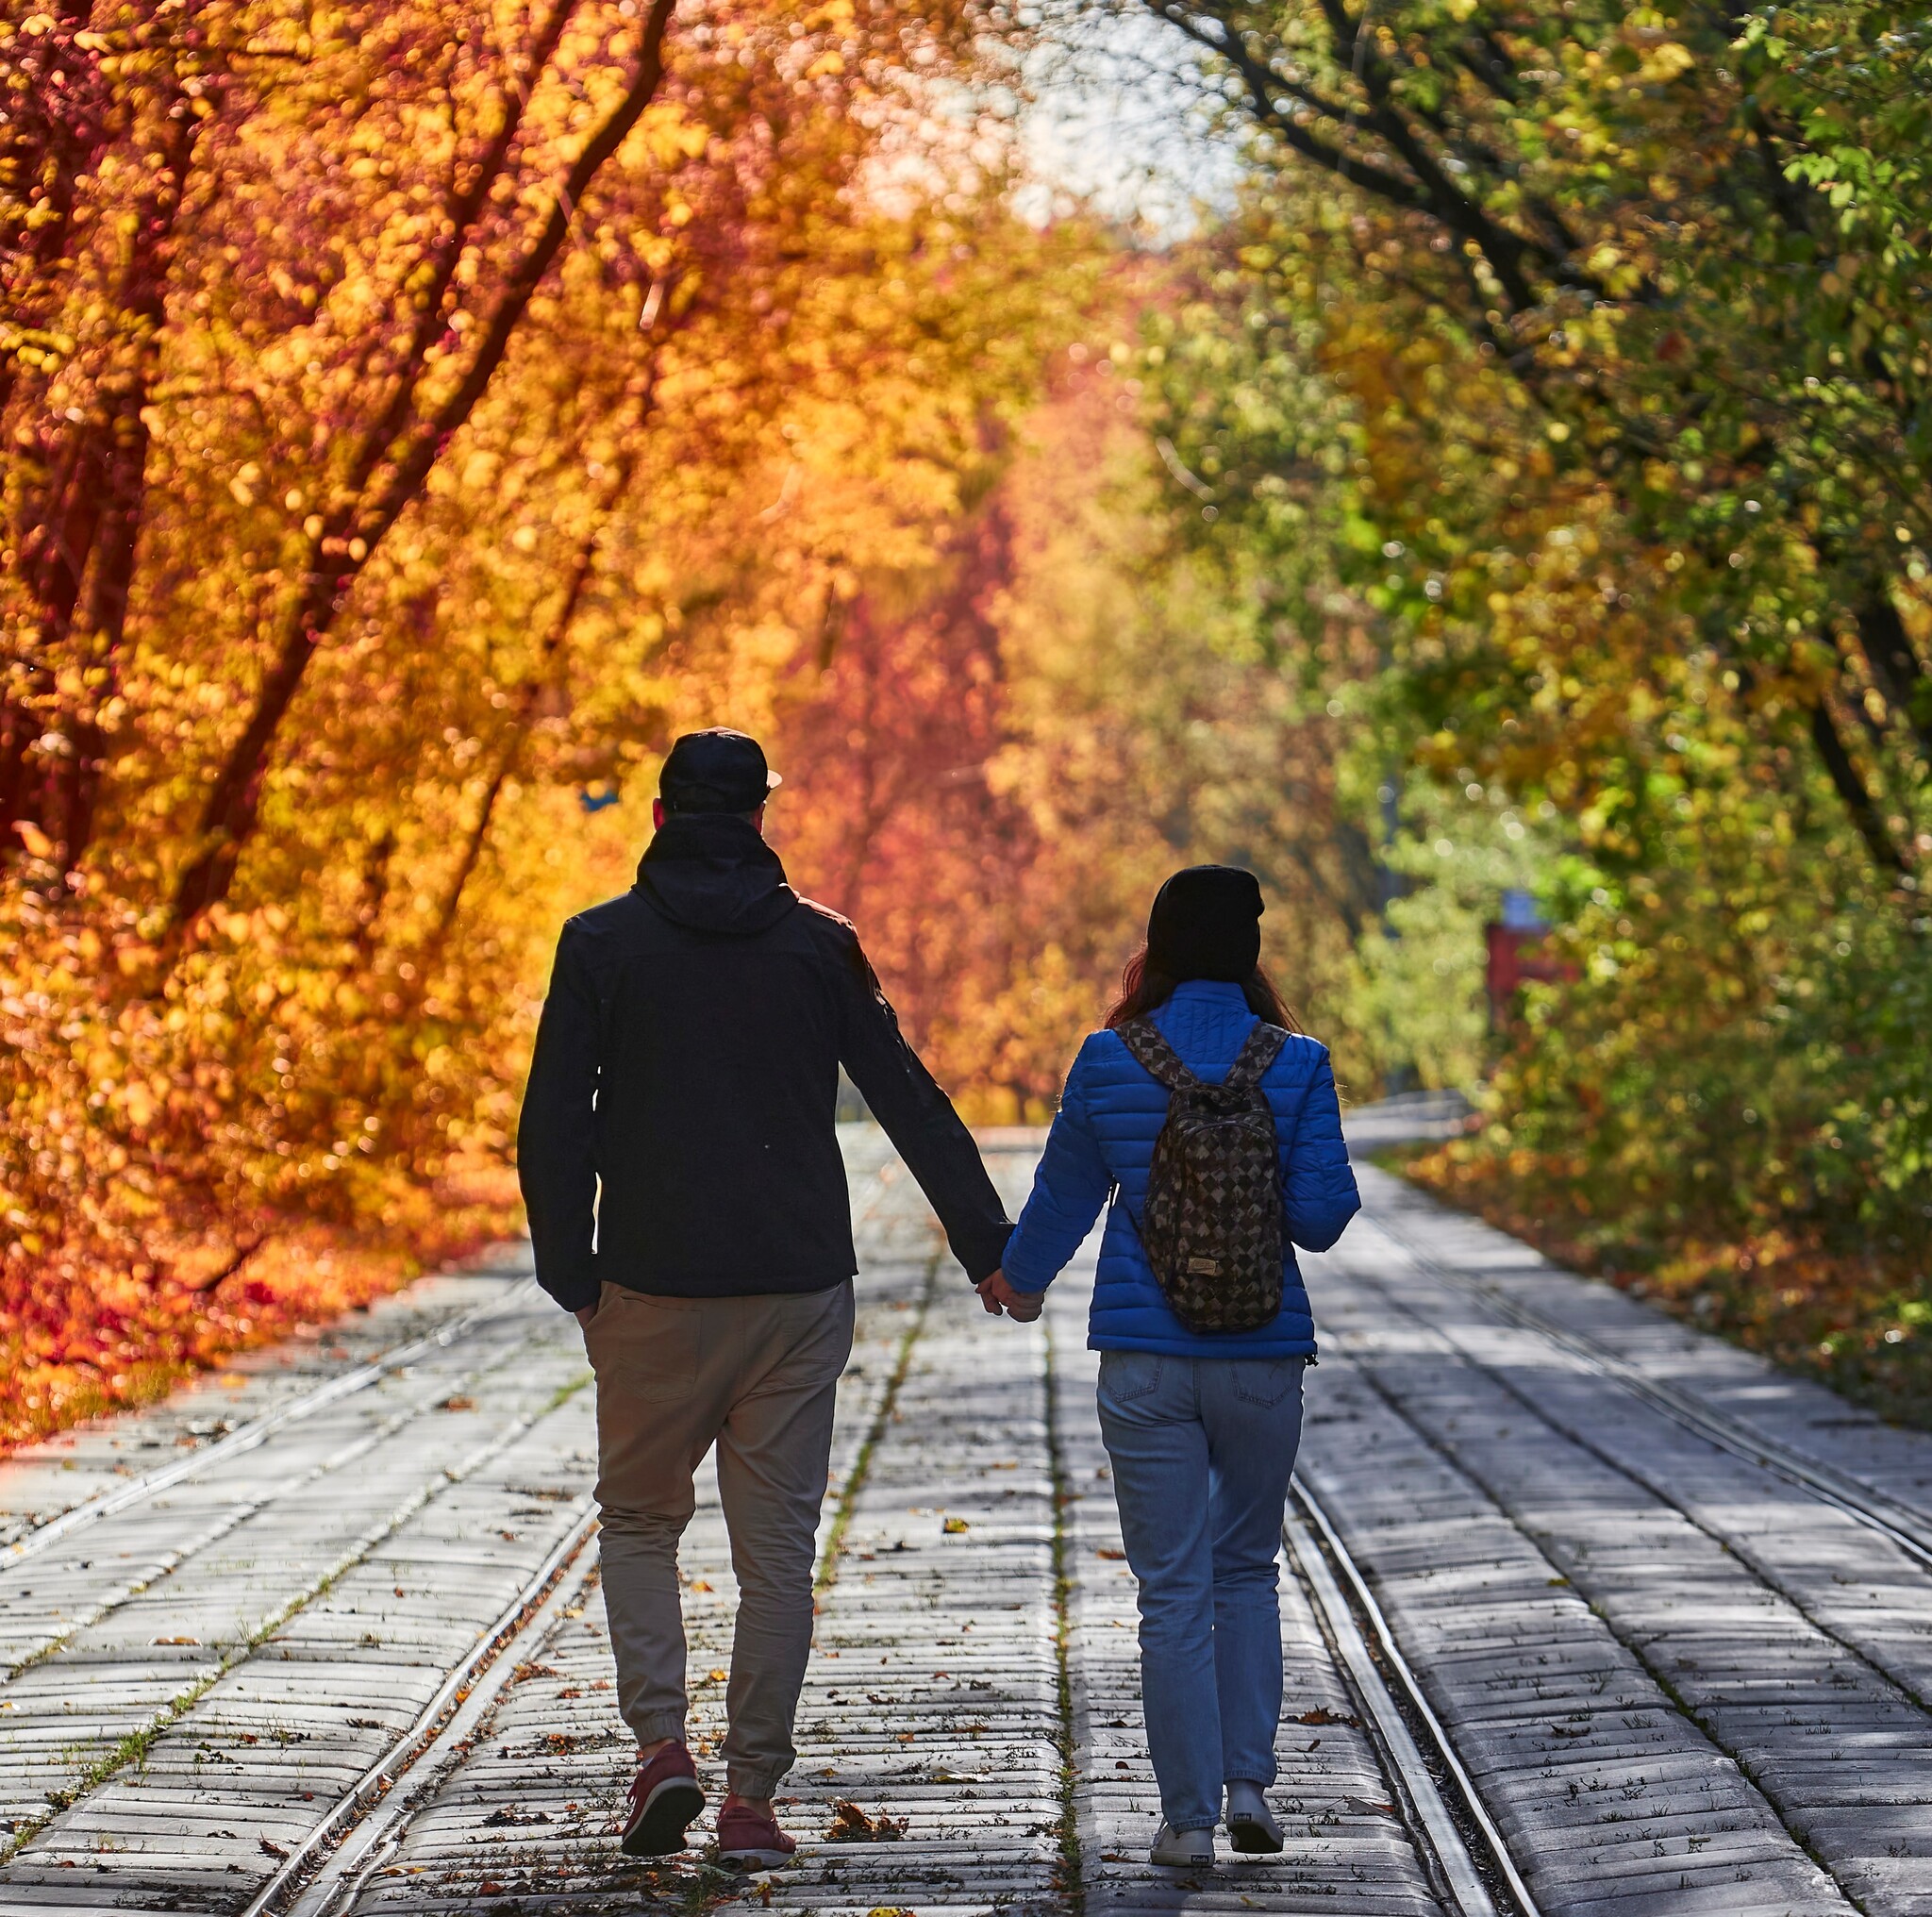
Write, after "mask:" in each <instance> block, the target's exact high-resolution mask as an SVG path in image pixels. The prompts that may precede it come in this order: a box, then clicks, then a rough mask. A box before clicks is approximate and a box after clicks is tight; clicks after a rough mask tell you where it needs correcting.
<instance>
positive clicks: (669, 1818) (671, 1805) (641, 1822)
mask: <svg viewBox="0 0 1932 1917" xmlns="http://www.w3.org/2000/svg"><path fill="white" fill-rule="evenodd" d="M704 1808H705V1793H704V1792H702V1791H700V1790H699V1789H698V1767H697V1766H696V1765H695V1764H694V1763H692V1762H691V1753H690V1752H689V1751H688V1750H686V1749H685V1747H684V1746H683V1745H682V1744H680V1743H669V1744H666V1745H665V1746H664V1748H663V1749H662V1750H661V1751H659V1752H658V1755H657V1756H656V1757H655V1758H653V1759H651V1760H650V1762H649V1763H647V1764H640V1765H639V1766H638V1774H637V1775H636V1777H634V1778H633V1779H632V1780H631V1787H630V1809H629V1810H628V1812H627V1813H626V1814H625V1820H624V1835H623V1837H622V1838H621V1839H620V1840H619V1842H620V1843H621V1845H622V1848H623V1850H624V1854H625V1857H668V1856H669V1855H670V1854H671V1852H673V1851H676V1850H682V1849H684V1847H685V1842H684V1827H685V1825H687V1824H689V1823H690V1822H691V1819H692V1818H694V1817H695V1816H696V1815H697V1814H698V1812H699V1811H700V1810H702V1809H704Z"/></svg>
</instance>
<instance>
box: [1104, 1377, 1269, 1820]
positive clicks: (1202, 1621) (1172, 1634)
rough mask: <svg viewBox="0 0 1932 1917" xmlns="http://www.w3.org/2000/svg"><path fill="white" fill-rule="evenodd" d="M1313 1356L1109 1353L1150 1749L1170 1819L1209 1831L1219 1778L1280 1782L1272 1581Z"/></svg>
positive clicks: (1109, 1392) (1109, 1401) (1215, 1816)
mask: <svg viewBox="0 0 1932 1917" xmlns="http://www.w3.org/2000/svg"><path fill="white" fill-rule="evenodd" d="M1306 1364H1307V1360H1306V1359H1299V1358H1285V1359H1239V1358H1167V1357H1161V1356H1158V1355H1157V1354H1155V1353H1153V1352H1145V1351H1104V1352H1102V1353H1101V1355H1100V1430H1101V1435H1102V1437H1103V1438H1105V1439H1106V1441H1107V1453H1108V1458H1109V1459H1112V1460H1113V1489H1114V1496H1115V1498H1116V1500H1117V1501H1118V1502H1119V1505H1120V1512H1121V1542H1123V1543H1124V1545H1125V1546H1126V1548H1127V1562H1128V1563H1129V1564H1130V1565H1131V1566H1132V1567H1133V1572H1134V1575H1135V1576H1136V1577H1137V1578H1139V1579H1140V1583H1141V1709H1143V1711H1144V1712H1145V1714H1146V1718H1147V1748H1148V1751H1149V1754H1150V1755H1151V1756H1152V1758H1153V1759H1154V1775H1155V1778H1156V1780H1157V1781H1158V1784H1159V1786H1160V1808H1161V1814H1162V1815H1163V1816H1164V1817H1165V1819H1166V1820H1167V1823H1168V1824H1169V1825H1171V1826H1172V1827H1173V1828H1174V1829H1175V1830H1212V1829H1213V1828H1214V1826H1215V1825H1217V1824H1218V1823H1220V1821H1221V1792H1222V1786H1223V1785H1224V1784H1231V1783H1237V1782H1244V1783H1251V1784H1258V1785H1260V1786H1262V1787H1263V1788H1264V1789H1265V1788H1266V1787H1267V1786H1268V1785H1270V1784H1272V1783H1274V1732H1275V1726H1276V1725H1277V1724H1278V1723H1279V1722H1280V1718H1281V1608H1280V1599H1279V1597H1278V1595H1277V1594H1276V1589H1275V1578H1276V1574H1277V1559H1278V1557H1279V1553H1280V1550H1281V1521H1282V1511H1283V1507H1284V1506H1285V1505H1286V1503H1287V1501H1288V1480H1289V1475H1290V1474H1291V1472H1292V1471H1293V1469H1294V1454H1295V1449H1296V1447H1297V1445H1299V1444H1300V1442H1301V1435H1302V1373H1303V1371H1304V1369H1305V1368H1306Z"/></svg>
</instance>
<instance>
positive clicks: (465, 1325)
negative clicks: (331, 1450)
mask: <svg viewBox="0 0 1932 1917" xmlns="http://www.w3.org/2000/svg"><path fill="white" fill-rule="evenodd" d="M536 1289H537V1280H536V1279H535V1278H533V1277H532V1278H525V1279H522V1280H521V1281H520V1282H518V1283H517V1284H516V1285H514V1286H513V1287H512V1288H511V1289H510V1290H509V1291H508V1292H506V1293H505V1294H504V1295H503V1296H502V1297H500V1298H492V1299H491V1300H490V1301H489V1302H488V1303H486V1304H482V1305H475V1306H473V1307H471V1309H469V1310H467V1311H460V1312H458V1313H457V1314H456V1315H455V1316H453V1317H451V1318H449V1319H448V1320H446V1321H445V1322H444V1323H443V1324H441V1325H438V1326H437V1327H436V1329H435V1330H434V1331H430V1332H425V1334H424V1335H423V1336H422V1337H420V1338H412V1339H410V1340H408V1342H406V1343H403V1344H398V1345H393V1346H391V1348H390V1349H389V1350H388V1351H385V1352H384V1353H382V1354H381V1356H380V1357H378V1358H374V1359H370V1360H369V1361H368V1362H367V1363H365V1364H360V1365H358V1366H356V1367H355V1369H354V1370H351V1371H345V1372H343V1373H341V1375H338V1376H336V1377H332V1378H330V1379H329V1380H328V1381H327V1382H326V1383H325V1384H321V1385H318V1386H316V1387H315V1389H314V1390H313V1391H310V1392H304V1393H303V1394H302V1395H301V1396H300V1397H296V1398H292V1399H291V1400H290V1401H289V1402H288V1403H287V1404H285V1405H278V1406H276V1407H275V1408H274V1409H271V1410H267V1411H264V1412H262V1413H261V1415H260V1416H259V1417H257V1418H251V1419H250V1420H249V1421H248V1422H247V1423H246V1424H245V1425H238V1426H237V1427H236V1428H235V1429H234V1430H233V1431H230V1432H229V1433H228V1434H227V1436H226V1437H225V1438H221V1439H218V1440H217V1441H216V1442H214V1443H212V1444H208V1445H205V1446H204V1447H202V1448H201V1449H200V1450H197V1451H192V1452H190V1453H189V1454H188V1455H187V1456H186V1457H185V1458H177V1459H174V1460H173V1461H172V1462H171V1463H168V1464H160V1465H157V1466H156V1467H155V1468H154V1469H153V1470H152V1471H145V1472H142V1474H141V1475H139V1476H138V1477H131V1478H129V1479H128V1480H127V1482H126V1483H125V1484H119V1485H116V1486H114V1487H113V1488H112V1489H111V1490H109V1491H104V1492H97V1493H96V1494H95V1495H94V1496H93V1497H91V1498H88V1499H86V1500H85V1501H84V1502H82V1503H80V1504H77V1505H75V1506H74V1507H73V1509H70V1510H65V1511H62V1512H61V1513H60V1514H59V1515H58V1517H53V1518H49V1519H47V1520H46V1522H45V1523H43V1524H40V1525H35V1526H34V1528H33V1529H32V1530H30V1531H28V1532H27V1533H26V1534H25V1536H23V1537H20V1538H16V1539H15V1540H14V1541H13V1542H12V1543H10V1544H8V1545H7V1546H6V1547H5V1548H4V1550H0V1576H4V1575H6V1574H7V1573H8V1572H9V1571H11V1570H13V1569H14V1568H15V1567H16V1566H19V1565H22V1564H25V1563H26V1562H27V1560H28V1559H32V1558H35V1557H37V1556H39V1554H40V1553H41V1552H42V1551H44V1550H46V1549H48V1548H49V1547H50V1546H51V1545H54V1544H58V1543H59V1542H60V1541H61V1540H62V1539H64V1538H71V1537H72V1536H73V1535H74V1534H75V1532H76V1531H79V1530H82V1529H85V1528H86V1526H88V1525H92V1524H95V1523H97V1522H98V1521H99V1520H100V1519H102V1518H107V1517H112V1516H113V1515H114V1514H115V1513H116V1512H118V1511H125V1510H126V1509H128V1508H129V1507H130V1506H133V1505H137V1504H140V1503H142V1501H143V1500H145V1499H147V1498H151V1497H154V1496H156V1495H158V1493H159V1492H164V1491H167V1490H169V1489H171V1488H172V1487H173V1486H175V1485H177V1484H179V1483H181V1482H182V1480H183V1479H185V1478H190V1477H194V1476H197V1475H199V1474H200V1473H202V1472H204V1471H206V1470H207V1469H208V1467H209V1466H210V1465H212V1464H218V1463H220V1462H222V1461H223V1460H224V1459H229V1458H235V1457H239V1456H240V1455H241V1454H242V1452H244V1451H253V1450H254V1449H255V1448H256V1447H257V1446H258V1445H259V1444H261V1443H262V1442H264V1441H266V1440H267V1439H269V1438H271V1437H273V1436H274V1435H275V1432H277V1431H280V1430H283V1429H285V1428H286V1427H287V1426H289V1425H294V1424H299V1423H300V1422H301V1421H302V1420H303V1419H305V1418H310V1417H313V1416H314V1415H315V1413H316V1412H317V1411H320V1410H324V1409H326V1408H327V1407H328V1406H330V1405H334V1404H339V1403H341V1400H342V1399H344V1398H347V1397H353V1396H354V1395H355V1394H356V1393H357V1392H361V1391H366V1390H367V1389H368V1388H369V1387H370V1386H371V1385H373V1384H375V1383H377V1382H379V1381H380V1380H381V1379H382V1378H384V1377H386V1376H387V1375H389V1374H390V1373H391V1372H393V1371H400V1370H401V1369H403V1367H404V1366H406V1365H409V1364H413V1363H415V1362H416V1360H417V1359H422V1358H426V1357H428V1356H429V1354H430V1353H432V1352H435V1351H441V1350H445V1349H447V1348H448V1347H449V1346H450V1345H452V1344H454V1343H455V1342H457V1340H458V1339H459V1338H465V1337H467V1336H468V1335H469V1334H470V1333H471V1332H472V1331H475V1329H476V1328H477V1327H478V1326H479V1325H484V1324H487V1323H488V1322H489V1321H490V1320H491V1319H493V1318H500V1317H503V1316H504V1315H506V1314H507V1313H508V1312H510V1311H513V1310H516V1309H518V1308H519V1307H521V1306H522V1305H523V1304H524V1303H525V1301H526V1300H527V1299H528V1298H529V1297H530V1296H531V1294H532V1293H533V1292H535V1291H536Z"/></svg>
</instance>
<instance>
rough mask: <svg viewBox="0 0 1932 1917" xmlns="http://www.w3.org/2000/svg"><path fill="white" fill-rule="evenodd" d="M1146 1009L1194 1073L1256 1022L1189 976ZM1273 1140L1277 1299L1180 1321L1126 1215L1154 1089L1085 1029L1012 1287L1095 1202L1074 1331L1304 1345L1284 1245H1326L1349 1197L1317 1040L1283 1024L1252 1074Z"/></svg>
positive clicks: (1212, 1072) (1020, 1240)
mask: <svg viewBox="0 0 1932 1917" xmlns="http://www.w3.org/2000/svg"><path fill="white" fill-rule="evenodd" d="M1154 1023H1155V1024H1156V1025H1158V1027H1159V1028H1160V1032H1161V1036H1162V1037H1163V1038H1165V1039H1166V1040H1167V1042H1168V1043H1169V1044H1171V1045H1172V1046H1173V1047H1174V1050H1175V1051H1176V1052H1178V1053H1179V1054H1180V1056H1181V1059H1182V1062H1183V1063H1185V1064H1186V1066H1187V1067H1188V1069H1189V1070H1190V1071H1191V1072H1192V1073H1194V1074H1195V1075H1196V1076H1198V1077H1201V1078H1206V1079H1208V1080H1210V1081H1213V1082H1216V1083H1218V1082H1219V1081H1220V1080H1221V1079H1223V1078H1224V1077H1225V1076H1226V1075H1227V1073H1228V1069H1229V1067H1231V1066H1232V1065H1233V1063H1234V1061H1235V1057H1236V1055H1237V1054H1238V1053H1239V1052H1240V1051H1241V1045H1242V1043H1243V1042H1244V1041H1245V1040H1246V1038H1247V1036H1248V1033H1249V1032H1250V1031H1251V1030H1253V1028H1254V1027H1255V1025H1257V1023H1258V1021H1257V1019H1256V1017H1255V1014H1254V1013H1253V1012H1251V1011H1250V1010H1249V1009H1248V1005H1247V1000H1246V999H1245V998H1243V997H1242V995H1241V987H1240V986H1238V985H1223V984H1219V983H1216V982H1214V981H1212V980H1209V979H1205V978H1197V979H1191V980H1190V981H1188V983H1186V984H1184V985H1182V986H1179V987H1177V988H1176V989H1175V992H1174V996H1173V997H1172V998H1170V999H1169V1000H1168V1002H1167V1003H1166V1004H1165V1005H1163V1006H1162V1007H1160V1008H1159V1009H1158V1010H1157V1011H1156V1012H1155V1014H1154ZM1261 1089H1262V1091H1263V1092H1266V1093H1267V1096H1268V1103H1269V1105H1270V1106H1271V1107H1273V1109H1274V1126H1275V1131H1276V1134H1277V1136H1278V1137H1279V1139H1280V1141H1281V1189H1282V1193H1283V1196H1284V1198H1285V1199H1286V1201H1287V1202H1286V1209H1287V1216H1288V1236H1289V1239H1290V1240H1291V1243H1290V1244H1288V1245H1285V1246H1283V1251H1284V1253H1285V1263H1286V1270H1285V1271H1284V1272H1283V1274H1282V1279H1283V1283H1282V1297H1281V1311H1280V1314H1279V1315H1278V1316H1277V1317H1276V1318H1275V1319H1274V1323H1273V1324H1270V1325H1262V1326H1261V1327H1260V1328H1259V1329H1258V1330H1255V1331H1241V1332H1222V1333H1198V1332H1191V1331H1188V1330H1186V1329H1184V1328H1183V1327H1182V1325H1181V1322H1180V1320H1179V1319H1178V1318H1176V1317H1175V1316H1174V1312H1173V1311H1172V1310H1171V1309H1169V1308H1168V1303H1167V1300H1166V1299H1165V1298H1164V1297H1162V1296H1161V1292H1160V1285H1159V1282H1158V1279H1157V1278H1156V1277H1155V1275H1154V1271H1153V1267H1152V1266H1150V1265H1149V1264H1148V1262H1147V1254H1146V1252H1145V1251H1144V1250H1143V1249H1142V1247H1141V1234H1140V1232H1139V1231H1138V1230H1137V1229H1136V1228H1135V1225H1134V1214H1137V1213H1139V1212H1140V1210H1141V1208H1142V1206H1143V1205H1144V1204H1145V1203H1146V1199H1147V1167H1148V1164H1149V1162H1150V1161H1151V1160H1152V1159H1153V1157H1154V1141H1155V1139H1156V1138H1157V1137H1158V1136H1159V1133H1160V1127H1161V1126H1162V1125H1164V1124H1165V1123H1166V1121H1167V1089H1166V1087H1165V1086H1163V1085H1161V1084H1160V1083H1159V1081H1158V1079H1156V1078H1155V1077H1154V1075H1152V1074H1151V1073H1150V1072H1148V1071H1146V1070H1145V1069H1144V1068H1143V1067H1142V1066H1141V1064H1140V1063H1139V1062H1138V1061H1137V1060H1136V1059H1135V1058H1134V1056H1133V1054H1132V1053H1130V1052H1129V1051H1128V1050H1127V1048H1126V1045H1125V1044H1124V1042H1122V1040H1121V1039H1120V1037H1119V1035H1118V1034H1117V1033H1114V1032H1104V1031H1103V1032H1094V1033H1092V1034H1091V1036H1090V1037H1089V1038H1088V1040H1087V1042H1086V1043H1085V1044H1083V1045H1082V1046H1081V1047H1080V1055H1079V1057H1078V1058H1076V1059H1074V1069H1073V1070H1072V1071H1071V1072H1070V1073H1069V1074H1068V1075H1067V1089H1066V1092H1065V1093H1064V1094H1063V1095H1062V1097H1061V1099H1060V1109H1059V1115H1058V1117H1057V1118H1056V1119H1055V1120H1054V1122H1053V1130H1052V1131H1051V1132H1050V1133H1049V1134H1048V1136H1047V1141H1046V1151H1045V1153H1044V1155H1043V1156H1042V1157H1041V1160H1040V1169H1039V1171H1038V1172H1037V1173H1036V1174H1035V1175H1034V1179H1033V1195H1032V1196H1031V1197H1030V1198H1028V1199H1027V1201H1026V1209H1025V1210H1024V1211H1023V1212H1021V1214H1020V1223H1019V1225H1017V1226H1016V1227H1015V1229H1014V1232H1013V1235H1012V1237H1011V1238H1010V1239H1009V1240H1008V1242H1007V1256H1006V1262H1005V1266H1004V1269H1005V1272H1006V1275H1007V1279H1008V1283H1009V1284H1011V1286H1012V1287H1013V1289H1014V1290H1015V1291H1016V1292H1043V1291H1044V1290H1045V1289H1046V1288H1047V1286H1048V1285H1050V1284H1051V1283H1052V1282H1053V1281H1054V1279H1055V1278H1056V1277H1057V1276H1058V1275H1059V1273H1060V1271H1061V1269H1062V1268H1063V1267H1064V1266H1065V1264H1066V1262H1067V1260H1068V1259H1071V1258H1072V1257H1073V1256H1074V1252H1076V1251H1077V1250H1078V1249H1079V1248H1080V1244H1081V1242H1082V1241H1083V1240H1084V1239H1085V1238H1086V1236H1087V1234H1088V1232H1090V1231H1091V1229H1092V1228H1093V1221H1094V1219H1095V1218H1097V1217H1098V1216H1099V1215H1100V1208H1101V1207H1102V1206H1103V1205H1104V1204H1106V1203H1107V1202H1108V1196H1109V1193H1110V1194H1111V1196H1112V1199H1113V1204H1112V1208H1111V1209H1110V1210H1109V1211H1108V1220H1107V1233H1106V1236H1105V1237H1104V1238H1103V1239H1102V1240H1101V1243H1100V1269H1099V1273H1098V1275H1097V1277H1096V1279H1095V1282H1094V1287H1093V1309H1092V1313H1091V1317H1090V1318H1089V1320H1088V1332H1087V1342H1088V1344H1089V1345H1090V1346H1091V1348H1092V1349H1093V1350H1095V1351H1158V1352H1164V1353H1170V1354H1173V1355H1174V1356H1176V1357H1182V1358H1312V1357H1314V1355H1315V1321H1314V1319H1313V1317H1312V1315H1311V1314H1310V1312H1309V1310H1308V1294H1307V1291H1306V1290H1305V1289H1304V1288H1303V1285H1302V1277H1301V1273H1300V1271H1299V1270H1298V1269H1297V1268H1296V1265H1295V1259H1294V1251H1293V1246H1294V1245H1297V1244H1298V1245H1301V1246H1302V1247H1303V1248H1304V1249H1305V1250H1307V1251H1326V1250H1327V1249H1328V1247H1329V1246H1330V1245H1331V1244H1333V1243H1334V1242H1335V1241H1336V1240H1337V1239H1338V1238H1340V1237H1341V1230H1342V1226H1343V1225H1346V1224H1347V1223H1348V1221H1349V1220H1350V1219H1351V1218H1353V1217H1354V1216H1355V1214H1356V1212H1357V1209H1359V1208H1360V1205H1361V1199H1360V1197H1359V1195H1358V1194H1357V1192H1356V1187H1355V1173H1354V1171H1353V1170H1352V1169H1351V1168H1350V1165H1349V1162H1348V1149H1347V1147H1346V1146H1345V1145H1344V1144H1343V1143H1342V1142H1341V1111H1340V1109H1339V1108H1338V1106H1337V1104H1336V1098H1335V1075H1334V1074H1333V1073H1332V1072H1330V1070H1329V1069H1328V1052H1327V1048H1326V1047H1325V1046H1323V1045H1318V1044H1317V1043H1316V1042H1314V1040H1313V1039H1303V1038H1291V1039H1290V1040H1289V1042H1288V1043H1287V1044H1285V1045H1284V1046H1283V1047H1282V1048H1281V1051H1280V1054H1279V1056H1278V1057H1277V1058H1276V1059H1275V1060H1274V1064H1273V1065H1271V1066H1270V1067H1269V1068H1268V1072H1267V1075H1266V1076H1265V1077H1264V1078H1263V1079H1262V1080H1261Z"/></svg>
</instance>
